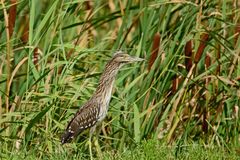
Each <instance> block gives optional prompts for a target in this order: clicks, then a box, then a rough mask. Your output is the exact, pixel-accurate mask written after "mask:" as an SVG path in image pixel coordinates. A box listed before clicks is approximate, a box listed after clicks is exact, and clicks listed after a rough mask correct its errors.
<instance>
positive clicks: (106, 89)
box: [61, 51, 143, 144]
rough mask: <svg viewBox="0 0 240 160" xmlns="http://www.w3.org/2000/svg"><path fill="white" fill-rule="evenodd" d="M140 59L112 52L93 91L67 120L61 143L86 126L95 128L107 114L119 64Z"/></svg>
mask: <svg viewBox="0 0 240 160" xmlns="http://www.w3.org/2000/svg"><path fill="white" fill-rule="evenodd" d="M142 60H143V59H141V58H136V57H131V56H129V55H128V54H125V53H123V52H121V51H119V52H117V53H115V54H114V56H113V58H112V59H111V60H110V61H109V62H108V63H107V65H106V66H105V69H104V71H103V73H102V75H101V77H100V80H99V85H98V87H97V89H96V91H95V93H94V94H93V96H92V97H91V98H90V99H89V100H88V101H87V102H86V103H85V104H84V105H83V106H82V107H81V108H80V109H79V110H78V112H77V113H76V114H75V116H74V117H73V119H72V120H71V121H70V122H69V124H68V126H67V128H66V131H65V133H64V134H63V135H62V139H61V142H62V144H64V143H67V142H69V141H71V139H73V138H74V137H76V136H77V135H78V134H79V133H81V132H82V131H83V130H85V129H87V128H93V130H94V129H95V126H96V123H98V122H101V121H102V120H103V119H104V118H105V116H106V114H107V111H108V107H109V102H110V99H111V93H112V88H113V84H114V80H115V77H116V75H117V73H118V71H119V69H120V68H121V66H122V65H123V64H127V63H131V62H135V61H142Z"/></svg>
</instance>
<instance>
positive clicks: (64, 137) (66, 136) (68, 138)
mask: <svg viewBox="0 0 240 160" xmlns="http://www.w3.org/2000/svg"><path fill="white" fill-rule="evenodd" d="M73 137H74V133H73V132H69V130H66V131H65V133H64V134H63V135H62V137H61V143H62V144H64V143H68V142H70V141H71V140H72V139H73Z"/></svg>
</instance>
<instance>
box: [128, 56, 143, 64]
mask: <svg viewBox="0 0 240 160" xmlns="http://www.w3.org/2000/svg"><path fill="white" fill-rule="evenodd" d="M144 60H145V59H143V58H139V57H129V59H128V62H129V63H132V62H141V61H144Z"/></svg>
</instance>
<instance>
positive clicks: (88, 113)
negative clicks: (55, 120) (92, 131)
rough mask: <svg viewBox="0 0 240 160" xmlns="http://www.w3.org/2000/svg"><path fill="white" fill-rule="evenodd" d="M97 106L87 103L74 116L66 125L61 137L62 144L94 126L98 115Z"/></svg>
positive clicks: (94, 103) (90, 102)
mask: <svg viewBox="0 0 240 160" xmlns="http://www.w3.org/2000/svg"><path fill="white" fill-rule="evenodd" d="M99 108H100V107H99V105H98V103H96V102H92V101H89V102H87V103H86V104H85V105H84V106H83V107H81V108H80V109H79V111H78V112H77V113H76V114H75V116H74V118H73V119H72V120H71V121H70V122H69V123H68V126H67V128H66V131H65V133H64V134H63V135H62V138H61V142H62V144H64V143H67V142H69V141H70V140H72V139H73V138H74V137H76V136H77V135H78V134H79V133H80V132H82V131H83V130H85V129H87V128H90V127H92V126H94V125H95V124H96V123H97V120H98V115H99Z"/></svg>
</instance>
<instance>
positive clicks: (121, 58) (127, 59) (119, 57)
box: [113, 51, 144, 64]
mask: <svg viewBox="0 0 240 160" xmlns="http://www.w3.org/2000/svg"><path fill="white" fill-rule="evenodd" d="M143 60H144V59H142V58H138V57H132V56H130V55H128V54H126V53H124V52H122V51H118V52H116V53H115V54H114V56H113V61H114V62H118V63H120V64H127V63H133V62H139V61H143Z"/></svg>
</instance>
